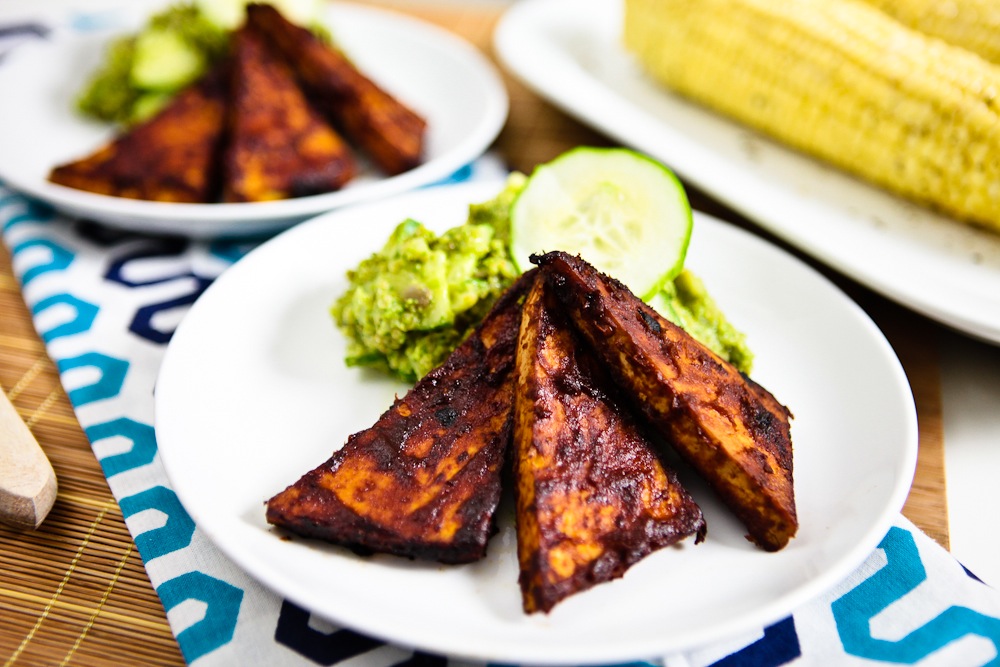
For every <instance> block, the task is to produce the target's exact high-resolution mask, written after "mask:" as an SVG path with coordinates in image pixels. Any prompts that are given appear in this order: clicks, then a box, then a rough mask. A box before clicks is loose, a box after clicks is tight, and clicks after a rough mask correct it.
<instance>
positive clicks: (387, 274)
mask: <svg viewBox="0 0 1000 667" xmlns="http://www.w3.org/2000/svg"><path fill="white" fill-rule="evenodd" d="M501 197H502V196H501ZM507 206H508V207H509V204H508V205H507ZM473 219H475V216H473V218H472V219H470V221H469V222H467V223H466V224H464V225H459V226H458V227H453V228H452V229H449V230H448V231H446V232H445V233H443V234H441V235H440V236H439V235H436V234H434V233H433V232H431V231H430V230H428V229H427V228H426V227H424V225H423V224H421V223H420V222H417V221H416V220H404V221H403V222H401V223H400V224H399V225H398V226H397V227H396V229H395V230H394V231H393V233H392V235H391V236H390V237H389V239H388V240H387V241H386V243H385V245H384V246H383V247H382V249H381V250H380V251H378V252H376V253H375V254H373V255H372V256H371V257H369V258H368V259H365V260H364V261H362V262H361V264H359V265H358V267H357V268H355V269H354V270H352V271H349V272H348V274H347V278H348V280H349V281H350V283H351V285H350V287H349V288H348V290H347V292H345V293H344V294H343V295H342V296H341V297H340V298H339V299H337V301H336V303H334V305H333V307H332V309H331V314H332V315H333V318H334V321H336V323H337V325H338V326H339V327H340V328H341V330H342V331H343V332H344V333H345V334H346V335H347V341H348V344H347V360H346V361H347V364H348V365H349V366H375V367H378V368H382V369H385V370H388V371H390V372H392V373H393V374H395V375H397V376H399V377H401V378H403V379H404V380H408V381H411V382H412V381H415V380H417V379H418V378H420V377H422V376H423V375H424V374H425V373H427V371H429V370H431V369H432V368H434V367H435V366H436V365H438V364H439V363H440V362H441V361H442V360H443V359H444V357H445V356H447V354H448V353H449V352H450V351H451V350H453V349H454V348H455V346H457V345H458V343H459V342H461V340H462V339H463V338H464V337H465V336H466V334H468V333H469V332H470V331H471V330H472V329H473V328H474V327H475V326H476V324H478V323H479V321H480V320H481V319H482V318H483V316H485V315H486V312H487V311H488V310H489V308H490V306H491V305H492V304H493V302H494V301H495V300H496V298H497V296H499V295H500V293H501V292H503V291H504V289H506V288H507V286H508V285H510V284H511V282H513V280H514V278H515V277H516V276H517V270H516V269H515V268H514V263H513V262H512V261H511V259H510V256H509V254H508V252H507V244H506V242H505V241H504V240H503V239H502V238H499V237H498V236H497V229H496V228H495V227H494V226H493V225H491V224H488V223H480V222H473V221H472V220H473Z"/></svg>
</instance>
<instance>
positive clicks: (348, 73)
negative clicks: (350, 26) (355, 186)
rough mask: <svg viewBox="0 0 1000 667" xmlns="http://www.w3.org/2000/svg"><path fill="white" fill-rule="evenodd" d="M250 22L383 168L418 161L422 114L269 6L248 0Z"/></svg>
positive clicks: (324, 109)
mask: <svg viewBox="0 0 1000 667" xmlns="http://www.w3.org/2000/svg"><path fill="white" fill-rule="evenodd" d="M247 24H248V25H250V26H254V27H256V28H257V29H258V30H260V32H261V34H263V35H267V37H268V38H269V40H270V43H271V45H272V46H273V47H274V48H275V50H276V51H277V52H279V53H280V54H282V56H283V57H284V59H285V61H286V62H287V63H288V64H289V66H290V67H291V68H292V69H293V70H294V71H295V73H296V75H297V76H298V78H299V81H300V82H301V84H302V87H303V89H304V90H305V91H306V94H307V95H308V96H309V98H310V100H311V101H312V103H313V104H314V105H316V108H317V109H319V110H320V111H321V112H322V113H324V114H326V115H327V117H328V118H329V119H330V121H331V122H332V123H333V124H334V125H335V126H337V127H339V128H340V129H341V131H342V132H344V134H345V135H347V136H348V137H350V138H351V139H352V140H353V141H354V142H355V143H357V144H358V145H359V146H360V147H361V148H362V149H363V150H364V151H365V152H366V153H367V154H368V155H369V156H370V157H371V158H372V160H374V161H375V163H376V164H377V165H378V166H379V167H380V168H381V169H382V170H384V171H385V172H386V173H388V174H398V173H401V172H403V171H406V170H408V169H412V168H413V167H415V166H417V165H418V164H420V161H421V159H422V156H423V150H424V129H425V128H426V125H427V123H426V121H425V120H424V119H423V118H422V117H420V116H419V115H418V114H417V113H415V112H414V111H413V110H412V109H410V108H408V107H407V106H405V105H404V104H402V103H401V102H400V101H399V100H397V99H396V98H394V97H393V96H392V95H390V94H389V93H387V92H386V91H385V90H383V89H382V88H380V87H379V86H378V85H376V84H375V83H374V82H373V81H372V80H371V79H369V78H368V77H366V76H365V75H364V74H362V73H361V72H360V71H359V70H358V69H357V68H356V67H355V66H354V65H353V64H352V63H351V62H350V61H349V60H348V59H347V58H346V57H345V56H344V55H343V54H342V53H340V52H339V51H337V50H336V49H331V48H330V47H329V46H328V45H326V44H324V43H323V42H321V41H320V40H319V39H317V38H316V36H315V35H313V34H312V33H311V32H309V31H308V30H306V29H305V28H303V27H301V26H297V25H295V24H294V23H291V22H290V21H288V20H287V19H285V18H284V17H283V16H282V15H281V13H280V12H278V10H276V9H275V8H274V7H272V6H271V5H267V4H250V5H248V6H247Z"/></svg>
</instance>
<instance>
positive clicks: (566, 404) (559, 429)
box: [513, 281, 705, 613]
mask: <svg viewBox="0 0 1000 667" xmlns="http://www.w3.org/2000/svg"><path fill="white" fill-rule="evenodd" d="M517 378H518V380H517V389H516V393H515V399H514V401H515V412H514V414H515V416H514V456H513V468H514V475H515V479H516V487H515V488H516V498H517V544H518V560H519V563H520V570H521V573H520V584H521V592H522V600H523V606H524V611H525V612H527V613H533V612H537V611H543V612H548V611H550V610H551V609H552V608H553V607H554V606H555V605H556V604H557V603H558V602H560V601H562V600H564V599H565V598H567V597H568V596H570V595H572V594H574V593H577V592H580V591H583V590H586V589H588V588H591V587H592V586H595V585H597V584H600V583H602V582H606V581H610V580H612V579H615V578H618V577H621V576H622V575H623V574H624V573H625V572H626V570H628V568H629V567H631V566H632V565H633V564H635V563H636V562H638V561H639V560H641V559H643V558H645V557H646V556H647V555H649V554H650V553H652V552H653V551H656V550H657V549H661V548H663V547H666V546H669V545H671V544H675V543H677V542H679V541H680V540H683V539H684V538H686V537H689V536H691V535H697V541H701V539H702V538H703V537H704V533H705V520H704V518H703V517H702V513H701V509H700V508H699V507H698V505H696V504H695V502H694V501H693V500H692V499H691V497H690V495H688V493H687V491H686V490H685V489H684V488H683V487H682V486H681V485H680V483H679V482H678V481H677V478H676V476H675V474H674V472H673V471H672V470H670V469H669V468H667V467H665V465H664V464H663V463H662V461H661V460H660V458H659V457H658V455H657V454H656V452H655V451H654V449H653V445H652V444H651V443H650V442H649V441H648V440H647V437H646V435H645V433H644V432H643V429H642V427H640V425H639V424H638V423H637V421H636V419H635V418H634V417H633V416H632V415H631V413H630V412H628V411H627V409H626V407H625V404H624V402H623V400H622V398H621V397H619V396H618V395H617V390H616V387H614V385H613V384H611V383H610V378H608V377H607V375H606V373H605V372H604V370H603V369H602V368H601V367H600V365H599V363H598V361H597V358H596V357H595V356H593V355H592V354H591V353H590V351H589V350H588V349H587V348H586V345H585V344H584V343H582V341H580V340H579V339H578V337H577V335H576V333H575V332H574V331H573V330H572V328H571V325H570V324H569V321H568V319H566V318H565V316H564V315H563V313H562V312H560V310H559V307H558V304H556V303H555V302H554V300H553V295H552V294H551V288H550V287H549V286H548V285H547V284H546V282H545V281H538V282H536V283H535V285H534V287H533V288H532V291H531V292H530V294H529V296H528V298H527V301H526V302H525V305H524V311H523V313H522V315H521V331H520V337H519V339H518V351H517Z"/></svg>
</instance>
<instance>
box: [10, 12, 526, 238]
mask: <svg viewBox="0 0 1000 667" xmlns="http://www.w3.org/2000/svg"><path fill="white" fill-rule="evenodd" d="M326 12H327V13H326V18H327V21H326V23H327V24H328V25H329V27H330V30H331V31H332V33H333V34H334V35H335V39H336V40H337V43H338V44H339V45H340V46H341V47H342V48H343V49H344V50H345V52H347V53H348V54H349V55H350V57H351V59H352V60H353V61H354V63H355V64H356V65H357V66H358V68H359V69H360V70H361V71H362V72H364V73H365V74H366V75H368V76H369V77H370V78H371V79H373V80H374V81H376V82H377V83H379V84H380V85H382V86H383V87H385V88H386V89H387V90H388V91H389V92H391V93H393V94H394V95H396V96H397V97H399V99H400V100H402V101H403V102H405V103H406V104H408V105H409V106H410V107H411V108H413V109H414V110H415V111H417V112H418V113H420V114H421V115H423V116H424V117H425V118H426V119H427V122H428V135H427V150H426V160H425V162H424V163H423V164H421V165H420V166H418V167H416V168H415V169H412V170H410V171H407V172H405V173H403V174H399V175H397V176H391V177H385V176H383V175H381V174H380V173H378V172H377V171H376V170H374V169H373V168H370V167H367V166H365V165H366V164H367V163H365V162H363V163H362V167H363V170H362V172H361V173H360V174H359V175H358V177H356V178H355V179H354V180H353V181H352V182H350V183H349V184H348V185H347V186H346V187H344V188H343V189H342V190H339V191H337V192H330V193H326V194H320V195H314V196H309V197H300V198H296V199H286V200H283V201H274V202H260V203H240V204H174V203H163V202H150V201H138V200H130V199H123V198H120V197H110V196H106V195H99V194H94V193H90V192H83V191H80V190H74V189H72V188H67V187H63V186H60V185H55V184H53V183H50V182H49V181H48V180H47V176H48V173H49V170H50V169H51V168H52V167H54V166H55V165H56V164H59V163H62V162H67V161H69V160H71V159H76V158H79V157H83V156H84V155H86V154H88V153H90V152H92V151H94V150H96V149H97V148H98V147H99V146H100V145H101V144H102V143H103V142H104V141H105V140H107V139H108V138H110V136H111V133H112V129H111V128H110V127H109V126H107V125H104V124H100V123H96V122H92V121H88V120H86V119H84V118H82V117H81V116H80V115H79V114H77V113H76V112H75V110H74V97H75V96H76V95H77V94H78V92H79V90H80V87H81V86H82V85H83V81H85V80H86V78H87V77H88V76H89V74H90V72H92V71H93V70H94V68H96V67H97V65H98V63H99V62H100V59H101V57H102V55H103V52H104V47H105V46H106V44H107V43H108V40H109V39H110V38H111V37H112V36H113V35H114V34H118V32H114V31H107V30H104V31H99V32H97V33H90V32H87V33H80V32H76V31H74V30H72V29H71V28H68V27H67V28H60V29H57V30H55V31H53V33H52V34H51V35H50V37H49V38H48V39H46V40H45V41H41V42H35V43H29V44H24V45H21V46H19V47H18V48H17V49H15V50H14V51H13V53H12V54H10V55H9V56H7V58H6V59H5V60H4V62H3V63H2V65H0V91H2V95H3V99H4V103H3V104H0V180H3V181H5V182H6V184H7V185H9V186H11V187H12V188H15V189H17V190H20V191H22V192H24V193H26V194H29V195H32V196H34V197H37V198H39V199H42V200H43V201H46V202H48V203H50V204H52V205H53V206H55V207H56V208H57V209H60V210H62V211H65V212H67V213H69V214H71V215H75V216H80V217H84V218H91V219H94V220H98V221H101V222H104V223H107V224H110V225H114V226H117V227H121V228H125V229H130V230H135V231H141V232H155V233H165V234H178V235H186V236H192V237H213V236H247V235H253V234H259V233H264V232H270V231H275V230H280V229H282V228H284V227H287V226H289V225H291V224H294V223H296V222H299V221H301V220H303V219H305V218H308V217H312V216H314V215H316V214H318V213H322V212H324V211H328V210H331V209H333V208H337V207H340V206H344V205H347V204H353V203H357V202H361V201H366V200H371V199H377V198H381V197H386V196H389V195H392V194H395V193H398V192H402V191H405V190H409V189H412V188H415V187H418V186H422V185H426V184H428V183H432V182H434V181H437V180H441V179H445V178H447V177H448V176H450V175H451V174H453V173H454V172H455V171H456V170H458V169H460V168H462V167H463V166H465V165H466V164H468V163H469V162H471V161H472V160H473V159H475V158H476V157H478V156H479V155H480V154H481V153H482V152H483V151H485V150H486V148H487V147H488V146H489V145H490V143H491V142H492V141H493V139H494V138H495V137H496V135H497V133H498V132H499V131H500V128H501V127H502V126H503V123H504V121H505V120H506V118H507V109H508V99H507V93H506V90H505V89H504V86H503V83H502V81H501V80H500V77H499V75H498V73H497V72H496V70H495V68H494V67H493V66H492V65H491V64H490V63H489V61H487V60H486V58H485V57H483V56H482V54H480V53H479V52H478V51H477V50H476V49H475V48H473V47H472V46H471V45H470V44H468V43H467V42H465V41H463V40H461V39H460V38H458V37H457V36H455V35H453V34H451V33H448V32H446V31H444V30H442V29H440V28H437V27H436V26H433V25H431V24H429V23H425V22H423V21H419V20H417V19H413V18H410V17H407V16H405V15H403V14H399V13H395V12H391V11H387V10H381V9H375V8H370V7H362V6H358V5H352V4H347V3H331V5H330V6H329V7H328V8H327V9H326ZM119 14H120V16H118V15H119ZM144 17H145V14H144V13H143V12H142V11H140V10H138V9H135V8H133V7H125V8H122V9H120V10H117V12H116V13H115V14H114V15H112V13H111V12H107V13H104V14H102V20H103V21H107V22H111V23H113V24H114V25H116V26H120V28H119V30H121V29H124V30H130V29H134V28H135V27H137V26H139V25H140V24H141V21H142V20H143V19H144Z"/></svg>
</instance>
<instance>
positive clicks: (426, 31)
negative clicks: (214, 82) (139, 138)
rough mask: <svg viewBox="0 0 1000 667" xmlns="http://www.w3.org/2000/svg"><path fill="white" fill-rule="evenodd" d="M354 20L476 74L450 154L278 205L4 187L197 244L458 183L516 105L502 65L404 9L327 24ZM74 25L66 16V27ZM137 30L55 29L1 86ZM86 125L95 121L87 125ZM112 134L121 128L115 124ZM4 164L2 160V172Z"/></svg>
mask: <svg viewBox="0 0 1000 667" xmlns="http://www.w3.org/2000/svg"><path fill="white" fill-rule="evenodd" d="M157 8H159V4H157V5H156V6H153V7H148V6H143V7H141V8H140V7H136V6H133V5H128V4H125V5H116V6H115V9H114V10H113V11H115V12H116V13H118V14H121V15H123V17H124V18H126V19H128V18H130V17H132V15H134V14H136V13H137V12H138V13H139V15H141V16H147V15H148V14H149V13H150V12H153V11H156V9H157ZM338 14H339V15H341V16H346V17H347V18H346V20H347V21H352V22H357V21H361V22H364V23H367V24H372V23H377V24H380V25H383V26H386V27H388V28H391V29H401V28H405V29H406V30H408V31H411V34H413V35H414V40H415V41H417V40H418V41H419V42H420V43H422V44H424V45H425V48H426V49H427V52H428V53H429V52H431V51H432V50H433V51H438V52H445V53H448V54H449V55H450V56H451V58H452V60H453V61H454V62H456V63H460V64H458V65H456V67H459V68H461V69H465V70H475V79H476V81H477V89H476V91H475V93H476V94H477V95H479V96H480V98H479V99H480V100H481V102H482V105H483V113H482V115H481V116H480V117H479V119H478V123H477V124H476V125H475V127H473V128H471V130H470V132H469V133H468V134H467V135H466V136H464V137H463V138H462V139H461V140H460V142H458V143H457V145H456V146H455V147H453V148H451V149H450V150H449V151H448V152H446V153H443V154H441V155H438V156H435V157H433V158H431V159H429V160H426V161H425V162H423V163H421V164H420V165H418V166H417V167H415V168H413V169H410V170H408V171H406V172H403V173H402V174H397V175H394V176H381V175H379V176H378V177H377V178H376V179H374V180H372V181H369V182H365V183H359V184H357V186H354V187H347V188H345V189H341V190H338V191H334V192H327V193H321V194H317V195H311V196H308V197H298V198H290V199H285V200H280V201H273V202H252V203H248V202H241V203H229V204H222V203H219V204H216V203H173V202H156V201H145V200H134V199H127V198H121V197H114V196H111V195H102V194H98V193H93V192H86V191H82V190H75V189H73V188H69V187H66V186H61V185H58V184H55V183H50V182H48V181H47V180H45V179H41V180H39V179H37V178H34V177H31V176H30V175H24V174H21V173H20V172H18V171H17V170H16V169H14V168H13V167H12V168H9V169H7V170H6V171H5V172H4V173H0V182H2V183H3V184H4V185H6V186H7V187H9V188H10V189H12V190H15V191H17V192H19V193H22V194H25V195H27V196H30V197H32V198H35V199H38V200H41V201H43V202H45V203H46V204H49V205H50V206H52V207H53V208H55V209H57V210H59V211H62V212H64V213H66V214H67V215H70V216H76V217H85V218H90V219H94V220H97V221H99V222H101V223H102V224H106V225H108V226H111V227H116V228H119V229H123V230H126V231H134V232H145V233H157V234H164V233H165V234H172V235H179V236H185V237H189V238H195V239H214V238H241V237H249V236H256V235H260V234H263V233H267V232H277V231H281V230H283V229H285V228H287V227H289V226H291V225H293V224H296V223H298V222H302V221H303V220H306V219H309V218H311V217H314V216H317V215H322V214H323V213H325V212H327V211H330V210H336V209H337V208H341V207H344V206H352V205H357V204H360V203H364V202H366V201H370V200H373V199H377V198H384V197H388V196H393V195H395V194H398V193H401V192H406V191H409V190H413V189H416V188H419V187H423V186H427V185H433V184H434V183H435V182H438V181H443V180H446V179H448V178H450V177H451V176H452V175H454V174H455V173H456V172H457V171H458V170H460V169H462V168H463V167H466V166H467V165H469V164H471V163H472V162H473V161H474V160H475V159H476V158H478V157H479V156H481V155H482V154H484V153H485V151H486V150H487V149H488V148H489V146H490V144H491V143H492V142H493V140H494V139H495V138H496V137H497V136H498V135H499V133H500V130H501V129H502V128H503V126H504V124H505V123H506V120H507V116H508V114H509V108H510V99H509V95H508V93H507V89H506V86H505V85H504V83H503V79H502V77H501V75H500V72H499V71H498V69H497V67H496V66H495V65H494V64H493V63H492V62H490V61H489V59H488V58H486V56H485V55H484V54H483V53H481V52H480V50H479V49H477V48H476V47H475V46H474V45H472V44H471V43H470V42H468V41H467V40H465V39H464V38H462V37H461V36H459V35H458V34H456V33H454V32H451V31H448V30H446V29H445V28H443V27H440V26H438V25H435V24H433V23H430V22H428V21H425V20H423V19H421V18H418V17H416V16H412V15H409V14H406V13H403V12H400V11H393V10H392V9H389V8H386V7H379V6H367V5H360V4H357V3H354V2H347V1H345V0H332V2H330V3H327V4H326V5H325V6H324V8H323V21H324V23H325V24H326V25H328V26H331V27H332V28H335V27H336V21H337V20H339V19H338V18H337V15H338ZM65 22H67V19H66V15H65V14H64V15H63V20H62V21H61V23H65ZM127 32H129V29H128V28H123V27H119V28H116V29H112V30H102V31H100V32H78V31H71V30H69V29H65V28H61V27H60V28H58V29H54V30H53V31H52V32H51V33H50V38H49V39H46V40H43V41H36V42H29V43H26V44H22V45H19V46H18V48H15V49H14V50H13V51H12V52H11V53H9V54H7V56H6V57H5V59H4V62H3V63H0V81H2V80H3V79H5V78H7V77H10V76H12V74H10V73H9V72H10V70H11V68H15V69H17V68H25V67H29V68H30V66H31V64H32V62H33V61H35V60H37V59H38V58H41V57H51V50H52V49H59V48H62V49H66V48H69V47H71V46H73V45H82V44H85V43H87V42H93V41H95V40H100V42H101V43H105V42H106V40H107V39H110V38H113V37H114V36H115V35H117V34H122V33H127ZM79 122H80V123H81V124H84V123H88V122H89V121H86V119H82V118H81V119H79ZM102 129H107V130H113V128H112V127H111V126H110V125H109V126H107V127H106V128H102ZM3 168H4V164H3V163H2V162H0V169H3Z"/></svg>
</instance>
